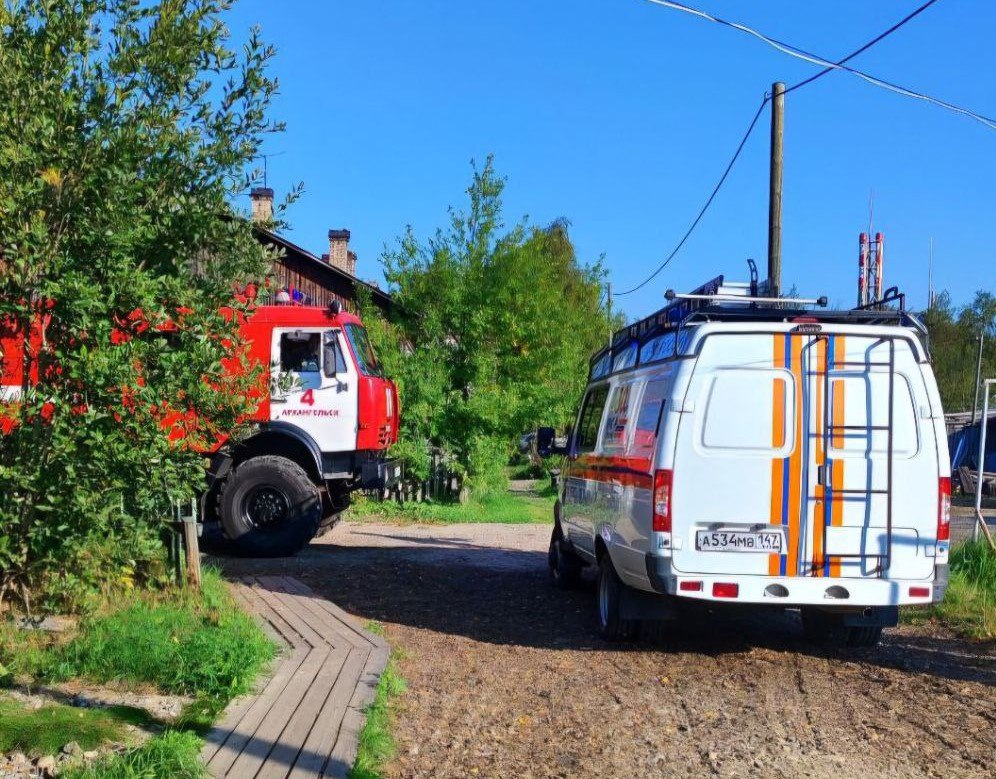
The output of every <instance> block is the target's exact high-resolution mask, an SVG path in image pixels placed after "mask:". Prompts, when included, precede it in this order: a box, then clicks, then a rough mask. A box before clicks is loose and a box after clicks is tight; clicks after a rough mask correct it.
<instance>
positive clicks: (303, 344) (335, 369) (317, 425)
mask: <svg viewBox="0 0 996 779" xmlns="http://www.w3.org/2000/svg"><path fill="white" fill-rule="evenodd" d="M348 354H349V352H348V350H347V348H346V345H345V343H344V342H343V334H342V331H341V330H339V329H323V328H275V329H274V331H273V343H272V353H271V376H270V386H271V391H270V419H272V420H280V421H282V422H290V423H291V424H294V425H297V426H298V427H300V428H301V429H302V430H304V431H306V432H307V433H308V434H309V435H310V436H311V437H312V438H313V439H314V440H315V442H316V443H317V444H318V446H319V447H320V448H321V450H322V451H323V452H341V451H353V450H355V449H356V425H357V398H358V392H357V380H358V378H359V376H358V374H357V372H356V367H355V366H354V365H352V364H351V360H349V359H348V358H347V357H346V355H348Z"/></svg>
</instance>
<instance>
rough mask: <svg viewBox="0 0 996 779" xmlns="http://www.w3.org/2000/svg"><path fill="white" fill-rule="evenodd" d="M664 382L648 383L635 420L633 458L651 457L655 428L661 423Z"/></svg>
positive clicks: (665, 385) (665, 390) (664, 392)
mask: <svg viewBox="0 0 996 779" xmlns="http://www.w3.org/2000/svg"><path fill="white" fill-rule="evenodd" d="M667 384H668V383H667V382H666V381H648V382H647V388H646V389H645V390H644V391H643V400H641V401H640V413H639V415H638V416H637V418H636V430H635V431H634V432H633V445H632V447H631V453H632V455H633V456H634V457H653V456H654V444H655V443H656V442H657V428H658V426H659V425H660V421H661V411H663V409H664V396H665V394H666V392H667Z"/></svg>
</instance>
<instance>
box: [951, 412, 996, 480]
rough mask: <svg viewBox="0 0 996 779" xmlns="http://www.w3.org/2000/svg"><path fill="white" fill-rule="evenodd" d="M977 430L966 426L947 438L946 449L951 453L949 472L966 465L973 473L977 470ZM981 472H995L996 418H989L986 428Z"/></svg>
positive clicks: (977, 425) (976, 426)
mask: <svg viewBox="0 0 996 779" xmlns="http://www.w3.org/2000/svg"><path fill="white" fill-rule="evenodd" d="M979 428H980V425H979V423H978V422H976V423H975V425H966V426H965V427H963V428H961V429H960V430H956V431H955V432H953V433H951V434H950V435H949V436H948V449H949V450H950V452H951V470H952V471H956V470H958V468H960V467H961V466H962V465H967V466H968V467H969V468H971V469H972V470H973V471H977V470H978V468H979V462H978V461H979ZM983 460H984V461H985V467H984V468H983V469H982V470H983V471H989V472H996V417H990V418H989V424H988V425H987V426H986V451H985V456H984V457H983Z"/></svg>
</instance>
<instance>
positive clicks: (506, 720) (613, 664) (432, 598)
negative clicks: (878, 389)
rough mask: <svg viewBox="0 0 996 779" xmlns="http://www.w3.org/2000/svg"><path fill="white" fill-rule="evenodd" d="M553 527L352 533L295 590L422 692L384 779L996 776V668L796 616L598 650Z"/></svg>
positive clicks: (291, 563)
mask: <svg viewBox="0 0 996 779" xmlns="http://www.w3.org/2000/svg"><path fill="white" fill-rule="evenodd" d="M548 534H549V527H547V526H535V525H534V526H528V525H527V526H522V525H519V526H505V525H462V526H445V527H438V526H437V527H398V526H391V525H378V524H353V523H350V524H347V525H344V526H340V527H338V528H336V529H335V530H334V531H333V532H332V533H331V534H329V535H328V536H326V537H325V538H323V539H321V540H319V541H316V542H314V543H313V544H312V545H311V547H310V548H309V549H308V550H306V551H305V552H304V553H303V554H301V555H299V556H298V557H296V558H293V559H287V560H271V561H258V560H257V561H252V562H251V564H250V563H249V562H248V561H244V562H233V561H229V563H228V564H227V565H228V566H229V567H230V568H231V570H232V572H233V573H237V572H238V571H239V570H240V568H241V566H250V565H251V568H249V570H252V571H253V572H259V571H260V570H263V569H265V570H273V571H279V572H283V573H289V574H292V575H295V576H298V577H299V578H301V579H304V580H305V581H307V582H308V583H309V584H310V585H311V586H312V587H314V588H315V589H316V590H318V591H320V592H321V593H322V594H323V595H325V596H327V597H329V598H330V599H332V600H335V601H336V602H337V603H339V604H340V605H341V606H343V607H344V608H345V609H347V610H348V611H350V612H352V613H354V614H357V615H359V616H361V617H362V618H365V619H373V620H378V621H380V622H382V623H384V625H385V626H386V628H387V635H388V638H389V640H390V641H391V643H392V645H393V646H394V647H396V648H398V649H400V650H401V651H402V653H403V659H402V660H401V663H400V667H401V671H402V673H403V674H404V676H405V677H406V678H407V680H408V691H407V693H405V695H404V696H403V697H402V698H401V699H400V700H401V702H400V712H399V716H398V718H397V722H396V735H397V740H398V745H399V749H398V755H397V757H396V759H395V760H394V761H393V762H392V763H391V765H390V766H389V767H388V776H390V777H468V776H474V777H594V776H600V777H658V776H660V777H697V776H710V775H713V776H763V777H786V778H788V777H793V778H794V777H803V776H806V777H828V778H830V777H832V778H833V779H848V778H849V777H861V779H869V777H897V779H898V778H899V777H920V776H930V777H953V776H958V777H987V778H989V779H991V777H993V776H996V651H993V650H992V648H990V649H986V648H984V647H980V646H978V645H974V644H969V643H966V642H963V641H960V640H958V639H957V638H955V637H953V636H951V635H949V634H947V633H946V632H944V631H943V630H940V629H932V628H912V627H902V628H898V629H895V630H893V631H891V632H887V634H886V637H885V638H884V640H883V644H882V645H881V646H880V647H878V648H877V649H874V650H848V651H838V652H827V651H821V650H819V649H816V648H814V647H812V646H810V645H808V644H806V643H805V642H804V641H803V640H802V639H801V635H800V634H801V628H800V626H799V624H798V618H797V617H796V616H795V615H794V614H791V613H779V612H754V613H748V614H744V613H742V612H728V611H726V612H720V613H716V614H712V615H705V614H703V615H698V616H693V617H690V618H687V619H685V620H683V621H682V622H680V623H679V624H675V625H674V626H673V627H672V628H670V629H669V630H668V632H667V634H666V636H664V637H662V638H661V639H660V640H659V641H655V642H652V643H650V642H644V643H637V644H630V645H613V644H608V643H605V642H603V641H601V640H599V639H598V638H597V637H596V636H595V614H594V593H593V589H592V588H591V587H590V586H589V587H588V588H586V589H582V590H579V591H577V592H566V593H565V592H560V591H556V590H554V589H553V588H552V587H551V586H550V585H549V584H548V583H547V580H546V570H545V565H546V560H545V551H546V545H547V541H548Z"/></svg>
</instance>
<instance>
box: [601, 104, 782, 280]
mask: <svg viewBox="0 0 996 779" xmlns="http://www.w3.org/2000/svg"><path fill="white" fill-rule="evenodd" d="M770 99H771V98H770V97H769V96H768V95H767V94H765V96H764V99H763V100H761V105H759V106H758V107H757V112H756V113H755V114H754V118H753V119H751V120H750V125H749V126H748V127H747V132H745V133H744V137H743V138H741V139H740V145H739V146H737V150H736V151H735V152H734V153H733V157H732V158H731V159H730V162H729V163H728V164H727V166H726V170H724V171H723V175H722V176H720V177H719V181H718V182H717V183H716V186H715V187H714V188H713V190H712V194H711V195H709V199H708V200H706V202H705V205H704V206H702V209H701V210H700V211H699V215H698V216H696V217H695V221H694V222H692V224H691V227H689V228H688V231H687V232H686V233H685V235H684V236H683V237H682V239H681V240H680V241H678V245H677V246H675V247H674V251H672V252H671V253H670V254H669V255H668V256H667V259H666V260H664V262H662V263H661V264H660V265H659V266H658V267H657V270H655V271H654V272H653V273H651V274H650V275H649V276H647V278H645V279H644V280H643V281H641V282H640V283H639V284H637V285H636V286H635V287H633V288H632V289H627V290H626V291H625V292H617V293H615V297H619V296H620V295H629V294H630V293H631V292H636V291H637V290H638V289H640V288H641V287H643V286H645V285H646V284H647V283H649V282H650V281H651V280H652V279H653V278H654V277H655V276H656V275H657V274H658V273H660V272H661V271H662V270H664V268H666V267H667V265H668V263H669V262H671V260H673V259H674V257H675V255H676V254H677V253H678V251H679V250H680V249H681V247H682V246H684V245H685V241H687V240H688V238H689V236H690V235H691V234H692V232H693V231H694V230H695V228H696V227H698V224H699V222H700V221H701V220H702V217H703V216H705V212H706V211H708V210H709V206H710V205H712V201H713V200H714V199H715V197H716V195H717V194H718V193H719V190H720V188H721V187H722V186H723V184H724V183H725V182H726V177H727V176H729V175H730V171H731V170H732V169H733V165H734V163H735V162H736V161H737V158H738V157H739V156H740V152H742V151H743V148H744V146H745V145H746V144H747V139H748V138H750V134H751V133H752V132H754V127H756V126H757V120H758V119H760V118H761V112H762V111H764V107H765V106H766V105H767V104H768V101H769V100H770Z"/></svg>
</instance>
